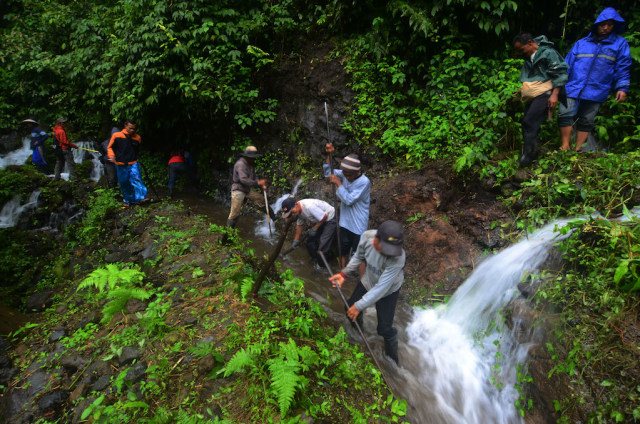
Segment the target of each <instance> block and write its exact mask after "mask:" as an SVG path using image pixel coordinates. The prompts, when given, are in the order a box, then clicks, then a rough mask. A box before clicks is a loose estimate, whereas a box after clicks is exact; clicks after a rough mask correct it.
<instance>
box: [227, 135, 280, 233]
mask: <svg viewBox="0 0 640 424" xmlns="http://www.w3.org/2000/svg"><path fill="white" fill-rule="evenodd" d="M260 156H261V155H260V154H259V153H258V149H257V148H256V147H255V146H247V148H246V149H244V152H243V153H242V155H241V156H240V159H238V160H237V161H236V163H235V164H234V165H233V176H232V180H231V181H232V183H231V210H230V211H229V217H228V218H227V226H228V227H231V228H235V227H236V225H238V218H239V217H240V215H241V214H242V206H243V205H244V203H245V202H246V200H247V199H249V200H251V201H253V202H255V203H257V204H258V205H259V206H260V207H262V208H264V207H265V201H264V197H263V195H262V193H259V192H257V191H255V190H252V189H253V188H257V187H259V188H261V189H262V190H266V189H267V180H266V179H260V180H259V179H258V177H256V172H255V164H254V162H255V160H256V158H257V157H260ZM269 215H270V216H271V219H272V220H275V218H276V217H275V214H274V213H273V210H272V209H271V207H269Z"/></svg>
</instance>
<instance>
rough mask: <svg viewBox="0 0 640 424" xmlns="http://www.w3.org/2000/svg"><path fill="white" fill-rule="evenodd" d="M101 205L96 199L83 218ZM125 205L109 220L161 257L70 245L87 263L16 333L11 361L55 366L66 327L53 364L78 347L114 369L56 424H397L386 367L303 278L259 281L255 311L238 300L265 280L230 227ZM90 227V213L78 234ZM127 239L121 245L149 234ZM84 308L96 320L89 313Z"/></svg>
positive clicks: (399, 409) (401, 410) (398, 404)
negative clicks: (305, 419) (17, 347)
mask: <svg viewBox="0 0 640 424" xmlns="http://www.w3.org/2000/svg"><path fill="white" fill-rule="evenodd" d="M108 193H109V191H103V192H101V193H100V194H99V196H98V197H105V196H107V197H108ZM103 210H104V208H103V204H102V203H101V202H96V201H92V202H90V204H89V210H88V215H91V216H97V215H100V214H101V213H103ZM122 211H123V212H122V213H123V214H126V215H125V216H124V217H120V218H122V221H119V218H118V217H116V216H113V215H108V216H103V220H104V221H108V222H111V221H114V222H118V221H119V222H120V225H126V226H133V227H139V226H143V227H144V228H146V231H147V234H148V237H149V238H151V239H153V240H155V241H156V243H153V245H154V246H155V249H154V250H155V251H156V253H155V256H154V257H153V258H149V259H147V260H146V261H144V263H143V265H142V267H141V266H139V265H135V264H131V263H128V264H125V263H121V264H112V263H105V262H104V260H103V258H104V256H105V252H106V250H105V249H96V247H97V246H98V245H99V244H100V242H96V241H95V240H90V239H86V238H81V239H79V240H77V241H74V242H73V243H70V244H68V245H67V247H66V248H67V249H69V250H72V249H75V251H76V252H79V253H78V255H84V253H82V252H91V253H89V254H87V255H86V256H83V257H82V258H78V260H77V261H76V263H77V264H78V266H77V267H76V268H75V272H74V277H73V278H68V279H64V280H60V281H56V282H52V283H51V284H50V288H51V287H54V286H55V287H56V288H57V289H59V293H60V294H59V295H58V296H57V297H56V300H55V302H54V304H53V305H52V306H51V307H50V308H48V309H47V310H46V311H45V312H44V313H43V314H42V322H41V323H40V324H39V325H37V326H34V325H27V326H26V327H24V328H23V329H22V330H19V331H18V332H16V334H15V335H14V337H13V340H14V342H16V343H17V342H18V341H20V342H22V343H24V346H25V352H24V353H23V354H21V355H20V356H15V357H13V360H14V362H15V364H16V366H18V367H20V368H21V369H22V370H25V369H27V368H29V367H31V368H30V369H32V370H35V369H40V368H42V369H47V367H48V366H49V365H47V364H46V361H45V362H42V361H41V358H42V357H43V356H45V355H46V353H45V352H47V351H48V350H49V349H50V348H51V347H52V346H53V345H52V344H50V343H48V342H47V340H48V338H49V336H50V334H51V333H52V332H53V331H54V330H55V329H56V328H58V327H60V326H61V325H63V326H64V327H66V328H69V329H70V330H69V332H68V333H67V334H65V336H64V337H62V338H61V339H60V345H61V346H63V347H64V350H61V349H60V348H59V350H58V351H57V353H56V354H55V355H50V357H51V358H54V357H55V358H60V357H67V356H69V355H71V356H73V355H78V356H81V357H83V358H91V361H88V362H100V361H111V362H109V363H110V364H112V365H113V366H114V367H113V370H114V371H113V375H112V377H111V379H110V380H109V384H108V386H107V389H106V390H104V391H88V392H86V396H84V395H83V396H82V397H80V398H78V399H76V400H74V401H73V402H70V407H69V408H66V409H65V410H63V411H59V415H58V418H57V420H58V422H68V421H71V420H72V418H73V416H74V413H75V411H76V409H77V410H78V412H77V416H82V418H83V419H91V420H92V422H96V423H112V422H140V423H142V422H148V423H169V422H179V423H190V422H193V423H205V422H210V423H213V422H219V423H239V422H290V423H294V422H301V420H302V418H301V415H302V413H303V411H304V414H305V415H307V416H310V417H313V418H314V419H318V420H324V421H330V422H354V423H371V422H402V416H403V415H405V414H406V408H407V405H406V402H405V401H402V400H398V399H394V397H393V396H392V395H390V394H389V393H388V391H387V389H386V388H385V386H384V385H383V383H382V376H381V374H380V371H378V370H377V369H376V368H375V367H374V366H373V364H372V363H371V362H370V361H369V360H368V359H367V357H366V356H365V355H364V354H363V353H362V352H360V349H359V347H358V346H356V345H353V344H350V343H349V341H348V337H347V334H346V333H345V332H344V330H342V329H340V330H339V331H337V332H336V331H335V329H334V328H333V327H331V326H328V325H327V323H326V318H327V315H326V313H325V312H324V310H323V308H322V306H321V305H320V304H319V303H317V302H316V301H314V300H312V299H310V298H308V297H306V296H305V292H304V284H303V282H302V281H301V280H299V279H297V278H295V277H294V276H293V275H292V273H291V272H290V271H287V272H285V273H284V274H282V275H279V276H278V275H277V274H274V275H276V277H277V279H275V280H269V281H268V283H267V284H264V285H263V288H262V291H261V294H262V296H263V299H264V301H265V302H268V304H269V307H267V308H264V307H258V306H257V305H255V304H253V301H249V299H247V301H244V300H243V296H241V294H240V292H241V290H242V288H241V287H242V286H244V285H245V284H249V286H250V285H251V284H253V281H254V280H255V278H256V275H257V272H256V271H255V270H254V267H253V263H254V262H256V260H257V259H256V258H255V257H253V255H252V253H251V252H250V249H247V247H246V246H245V243H244V242H243V241H242V240H240V239H239V238H237V237H236V231H235V230H232V229H228V228H226V227H219V226H217V225H215V224H210V223H209V222H207V220H206V219H205V218H203V217H191V218H185V217H184V216H180V214H181V213H184V211H182V210H181V208H179V207H176V206H173V207H169V206H168V205H152V206H149V207H147V208H140V209H138V210H136V211H135V212H134V211H132V210H131V209H125V210H122ZM123 221H124V223H123ZM85 226H86V228H87V229H89V228H91V221H89V220H85V221H82V223H81V224H80V228H77V229H76V230H77V231H78V232H80V233H82V232H83V228H82V227H85ZM123 236H124V237H125V239H124V240H123V243H125V244H129V243H134V244H135V243H139V242H140V239H136V238H135V237H130V236H126V235H123ZM223 236H224V238H225V240H226V241H225V243H224V244H222V243H220V240H221V239H222V238H223ZM107 237H108V235H105V236H104V237H103V238H102V240H101V242H104V240H105V239H106V238H107ZM112 241H114V242H117V240H116V239H112ZM78 243H79V244H78ZM80 264H82V270H81V269H80ZM163 282H164V284H163ZM67 294H68V296H67ZM134 299H135V300H137V301H138V302H140V303H142V304H143V305H144V307H143V308H142V310H140V311H138V312H135V314H134V313H131V312H130V311H129V310H128V308H129V307H130V306H131V305H130V301H131V300H134ZM96 312H97V314H96ZM87 316H95V318H94V319H92V320H90V321H84V318H83V317H87ZM132 347H135V348H136V349H138V350H140V351H141V352H142V353H141V357H140V358H139V360H137V361H135V362H134V363H133V364H130V363H122V362H118V360H117V358H119V357H121V356H122V355H123V351H124V350H125V349H131V348H132ZM185 358H190V359H185ZM56 360H59V359H56ZM207 363H208V364H210V365H209V366H208V367H205V366H204V365H203V364H207ZM140 366H144V370H145V371H144V374H143V377H142V381H139V382H136V381H134V380H132V379H131V377H130V373H131V372H132V369H134V368H136V367H140ZM77 372H78V374H77V375H74V377H73V381H72V380H70V379H66V380H64V381H62V380H60V378H61V377H62V376H61V375H58V374H56V375H54V376H53V377H52V382H51V384H56V385H63V386H64V387H65V388H67V386H66V385H67V384H68V383H69V382H71V386H72V387H71V388H75V385H76V384H77V383H78V382H79V379H80V377H83V376H82V374H83V372H84V370H82V369H79V370H77ZM30 374H31V373H26V374H21V375H20V376H18V377H17V378H18V379H22V378H25V379H28V378H29V376H30ZM72 374H73V373H72ZM83 378H84V377H83ZM25 381H26V380H25ZM27 384H28V383H27ZM351 388H356V389H358V390H350V389H351ZM43 420H44V418H43ZM40 422H44V421H40ZM47 422H49V421H47Z"/></svg>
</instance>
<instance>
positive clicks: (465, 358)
mask: <svg viewBox="0 0 640 424" xmlns="http://www.w3.org/2000/svg"><path fill="white" fill-rule="evenodd" d="M286 197H288V195H285V196H283V197H281V198H280V199H278V200H277V201H276V202H275V203H273V204H272V207H273V209H274V210H275V211H278V210H279V209H280V204H281V203H282V200H284V198H286ZM183 200H184V202H185V204H186V205H187V206H188V207H190V208H191V210H192V211H193V212H194V213H197V214H201V215H207V216H208V217H209V218H210V219H211V220H212V221H213V222H216V223H224V222H225V221H226V217H227V214H228V209H227V208H224V207H221V205H220V204H217V203H214V202H207V201H203V200H202V199H195V198H193V199H192V198H189V197H186V196H185V198H184V199H183ZM563 224H564V221H559V222H556V223H552V224H549V225H547V226H545V227H544V228H542V229H540V230H538V231H537V232H535V233H533V234H529V235H528V237H527V238H525V239H523V240H522V241H520V242H518V243H516V244H515V245H513V246H511V247H509V248H507V249H505V250H503V251H502V252H500V253H498V254H496V255H494V256H491V257H488V258H486V259H484V261H482V263H481V264H480V265H479V266H478V267H477V268H476V269H475V271H474V272H473V273H472V274H471V275H470V276H469V278H468V279H467V280H466V281H465V283H464V284H463V285H462V286H460V288H459V289H458V290H457V291H456V292H455V294H454V295H453V296H452V297H451V298H450V299H449V301H448V302H447V303H446V304H442V305H439V306H437V307H427V306H425V307H411V306H410V305H408V304H401V303H399V304H398V309H397V311H396V317H395V326H396V327H397V328H398V330H399V338H400V347H399V357H400V366H399V367H397V366H396V365H395V363H393V361H391V360H390V359H389V358H387V357H386V355H385V354H384V347H383V341H382V338H381V337H380V336H378V335H377V334H376V326H377V319H376V313H375V309H374V308H370V309H368V310H367V311H365V313H364V328H363V330H364V334H365V337H366V338H367V340H368V342H369V345H370V346H371V347H372V350H373V352H374V355H376V358H377V360H378V362H379V364H380V365H381V366H382V367H383V370H382V371H383V372H384V374H385V378H386V380H387V381H388V382H389V384H390V385H391V386H392V387H391V388H392V390H393V392H394V394H395V395H396V396H397V397H399V398H404V399H406V400H407V401H408V403H409V408H408V416H407V419H408V421H409V422H412V423H424V424H429V423H434V424H436V423H438V424H440V423H451V424H454V423H455V424H460V423H478V424H485V423H495V424H498V423H504V424H514V423H522V422H523V420H522V418H521V417H520V415H519V413H518V411H517V410H516V408H515V406H514V404H515V401H516V400H517V398H518V396H519V393H518V391H517V389H516V387H515V385H516V383H517V374H518V371H517V370H518V367H519V366H523V365H524V364H525V363H526V361H527V354H528V351H529V349H530V348H531V346H532V344H533V343H534V341H533V338H534V334H533V332H532V331H533V330H531V332H530V334H522V331H523V330H522V328H521V327H520V326H519V325H517V323H516V325H512V326H511V327H509V326H507V325H506V324H505V320H504V319H503V317H502V316H501V313H502V311H503V310H505V309H506V308H507V305H508V304H509V303H510V302H512V301H514V300H515V299H517V298H519V297H520V292H519V291H518V288H517V285H518V283H520V282H521V281H522V280H523V278H525V277H526V276H527V275H528V274H531V273H535V271H536V270H537V269H538V268H539V267H540V266H541V265H542V263H543V262H544V261H545V259H546V258H547V257H548V255H549V253H550V252H551V249H552V247H553V244H554V243H555V242H556V241H558V240H559V238H560V237H563V236H560V235H559V233H557V232H554V228H556V227H557V226H562V225H563ZM239 231H240V235H241V237H243V238H244V239H246V240H251V241H252V244H251V246H252V248H253V249H254V251H255V253H256V254H257V255H260V256H262V255H268V254H269V253H270V252H271V251H272V249H273V247H274V245H275V243H276V242H277V240H278V237H279V234H278V233H277V232H276V231H273V228H272V231H273V233H272V235H271V236H269V230H268V228H267V222H266V217H265V219H263V220H260V221H258V222H256V220H255V219H253V218H250V217H242V218H241V219H240V225H239ZM287 247H288V243H287V244H285V247H284V249H283V251H286V250H287ZM408 254H409V255H410V254H411V252H408ZM279 261H280V262H281V263H282V264H283V266H285V267H287V268H290V269H292V270H293V271H294V273H295V275H296V276H298V277H299V278H301V279H303V280H304V281H305V282H306V285H305V287H306V291H307V295H308V296H310V297H312V298H314V299H315V300H317V301H318V302H320V303H321V304H322V305H323V306H324V308H325V310H326V311H327V314H328V316H329V318H330V319H332V320H334V321H335V322H337V323H338V324H339V325H342V326H343V327H344V328H345V329H346V331H347V332H348V333H349V335H350V337H351V338H352V340H354V341H355V342H357V343H359V344H361V345H362V350H363V351H366V348H365V346H364V343H363V341H362V340H361V337H360V335H359V334H358V332H357V330H355V329H354V328H352V327H351V325H350V324H349V322H348V320H347V318H346V316H345V315H344V306H343V305H342V302H341V300H340V298H339V296H338V293H337V292H336V290H335V289H333V288H332V287H331V284H330V282H329V281H328V275H327V274H325V273H323V274H314V273H313V271H312V270H313V266H312V265H311V263H310V262H309V257H308V254H307V252H306V249H304V248H300V249H298V250H295V251H293V252H291V253H289V254H287V255H286V256H284V257H280V258H279ZM332 266H334V267H335V268H336V269H337V266H335V265H332ZM354 287H355V282H353V281H352V282H351V284H349V283H347V284H346V285H345V295H347V296H348V295H349V294H350V292H351V291H352V290H353V288H354ZM515 332H519V333H520V334H518V335H517V338H516V334H515ZM525 332H526V331H525ZM523 340H525V342H523Z"/></svg>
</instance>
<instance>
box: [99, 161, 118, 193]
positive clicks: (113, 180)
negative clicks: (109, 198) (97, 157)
mask: <svg viewBox="0 0 640 424" xmlns="http://www.w3.org/2000/svg"><path fill="white" fill-rule="evenodd" d="M103 165H104V173H105V175H106V177H107V185H108V186H109V188H113V187H118V173H117V172H116V165H115V164H114V163H113V162H108V161H106V162H104V163H103Z"/></svg>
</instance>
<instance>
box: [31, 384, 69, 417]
mask: <svg viewBox="0 0 640 424" xmlns="http://www.w3.org/2000/svg"><path fill="white" fill-rule="evenodd" d="M68 398H69V392H68V391H67V390H56V391H55V392H53V393H49V394H47V395H45V396H43V397H42V399H40V400H39V401H38V408H40V410H41V411H42V412H44V413H47V412H50V411H53V410H55V409H59V408H60V406H61V405H62V403H64V401H66V400H67V399H68Z"/></svg>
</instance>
